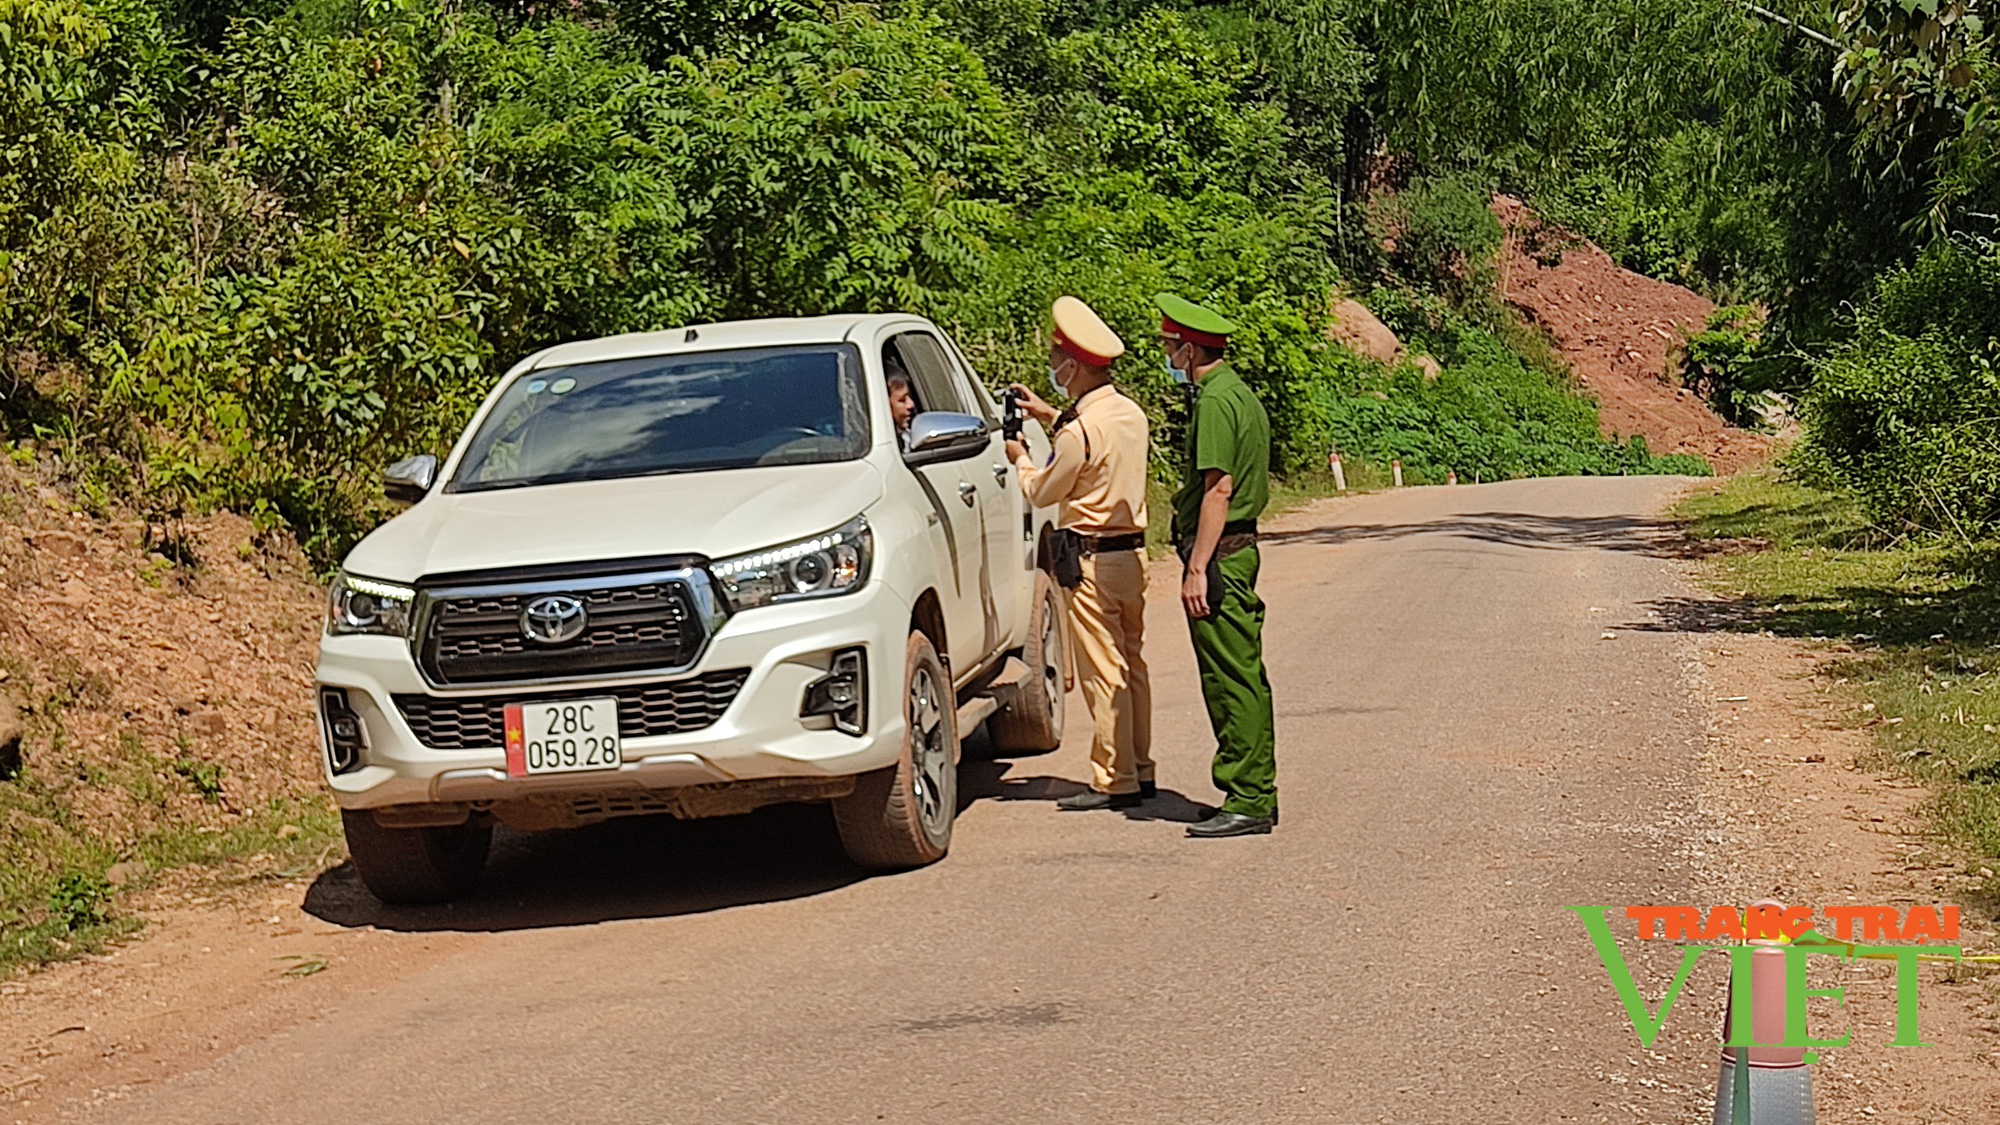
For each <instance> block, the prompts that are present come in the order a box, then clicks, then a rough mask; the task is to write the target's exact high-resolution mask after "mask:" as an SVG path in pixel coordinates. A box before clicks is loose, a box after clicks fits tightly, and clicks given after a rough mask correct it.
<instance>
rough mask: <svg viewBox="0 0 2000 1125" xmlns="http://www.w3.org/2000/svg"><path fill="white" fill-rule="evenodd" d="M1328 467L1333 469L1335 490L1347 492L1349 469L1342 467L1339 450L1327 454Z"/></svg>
mask: <svg viewBox="0 0 2000 1125" xmlns="http://www.w3.org/2000/svg"><path fill="white" fill-rule="evenodd" d="M1326 467H1327V468H1329V469H1331V470H1333V490H1334V491H1335V492H1346V491H1347V470H1345V469H1343V468H1341V467H1340V453H1339V452H1338V451H1335V452H1333V453H1329V454H1327V455H1326Z"/></svg>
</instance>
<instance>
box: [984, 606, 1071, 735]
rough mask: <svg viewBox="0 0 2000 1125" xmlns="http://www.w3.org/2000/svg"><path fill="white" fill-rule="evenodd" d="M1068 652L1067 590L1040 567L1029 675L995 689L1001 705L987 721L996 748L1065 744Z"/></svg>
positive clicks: (1026, 658) (1025, 656)
mask: <svg viewBox="0 0 2000 1125" xmlns="http://www.w3.org/2000/svg"><path fill="white" fill-rule="evenodd" d="M1065 655H1066V652H1065V649H1064V646H1063V601H1062V591H1061V590H1060V589H1059V588H1058V587H1057V586H1056V583H1055V579H1054V578H1051V577H1050V576H1049V572H1048V571H1045V570H1038V571H1036V572H1035V602H1034V609H1033V610H1032V611H1031V612H1030V614H1029V617H1028V643H1027V644H1026V645H1025V646H1023V647H1022V649H1021V662H1022V663H1023V664H1026V665H1027V666H1028V674H1027V675H1025V676H1023V677H1022V678H1021V679H1020V681H1019V682H1017V683H1012V684H1008V685H1006V686H1004V687H1001V688H999V689H998V690H996V691H995V692H994V699H995V701H996V702H998V703H999V704H1000V709H999V710H998V711H995V712H994V713H993V715H992V717H990V718H988V719H987V720H986V734H987V736H988V737H989V738H991V739H992V740H993V749H994V750H995V751H996V752H999V753H1003V754H1041V753H1046V752H1047V751H1050V750H1054V749H1055V748H1056V747H1058V746H1060V745H1062V736H1063V691H1064V686H1065V682H1066V677H1067V669H1066V668H1065V667H1064V657H1065Z"/></svg>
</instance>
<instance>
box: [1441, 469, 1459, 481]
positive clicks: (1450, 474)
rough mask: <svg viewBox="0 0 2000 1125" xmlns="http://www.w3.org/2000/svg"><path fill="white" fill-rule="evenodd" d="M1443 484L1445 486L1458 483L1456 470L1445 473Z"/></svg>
mask: <svg viewBox="0 0 2000 1125" xmlns="http://www.w3.org/2000/svg"><path fill="white" fill-rule="evenodd" d="M1444 482H1445V483H1446V484H1457V483H1458V470H1457V469H1453V470H1451V471H1450V472H1447V473H1446V474H1445V475H1444Z"/></svg>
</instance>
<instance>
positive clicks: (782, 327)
mask: <svg viewBox="0 0 2000 1125" xmlns="http://www.w3.org/2000/svg"><path fill="white" fill-rule="evenodd" d="M915 319H917V318H915V317H912V316H910V315H908V314H906V313H836V314H834V315H832V316H805V317H771V318H768V319H764V320H726V321H721V322H719V323H715V324H690V325H687V326H685V327H681V328H670V329H667V330H665V331H662V332H630V333H627V334H625V335H623V336H604V337H601V338H599V339H595V340H576V341H573V342H571V343H567V344H557V345H556V346H555V347H552V348H549V349H547V350H546V351H543V352H542V353H540V354H539V355H537V356H535V357H534V360H533V362H532V363H531V364H530V365H529V367H530V369H539V368H547V367H565V366H568V365H570V364H572V363H595V362H598V361H601V360H610V359H637V358H640V357H644V356H649V355H672V354H674V353H676V352H706V351H714V350H717V349H720V348H754V347H773V346H783V345H786V344H838V343H841V342H842V341H845V340H851V339H853V338H855V337H857V336H859V335H861V334H862V333H863V332H864V330H866V329H870V328H876V327H880V326H883V325H887V324H893V323H907V322H909V321H912V320H915Z"/></svg>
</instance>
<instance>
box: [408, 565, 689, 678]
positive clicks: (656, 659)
mask: <svg viewBox="0 0 2000 1125" xmlns="http://www.w3.org/2000/svg"><path fill="white" fill-rule="evenodd" d="M546 593H565V594H568V595H570V596H571V597H574V598H577V599H578V600H580V601H582V602H583V604H584V609H585V612H586V613H587V614H588V615H589V623H588V625H587V626H586V628H585V630H584V632H583V635H582V636H579V637H577V638H576V639H575V640H573V641H568V642H565V643H563V644H555V645H543V644H538V643H535V642H533V641H530V640H528V638H527V637H526V636H525V635H524V634H523V633H522V631H521V611H522V610H523V609H524V608H526V607H527V605H528V603H530V602H532V601H534V600H535V599H536V598H539V597H542V596H544V595H545V594H546ZM425 621H426V624H425V628H424V640H423V649H422V659H423V663H424V672H425V674H426V675H428V676H429V677H430V679H431V681H432V682H433V683H439V684H478V683H492V682H495V681H502V680H529V679H540V678H548V677H554V676H594V675H609V674H614V673H619V672H639V671H646V670H649V669H665V668H681V667H685V666H687V665H689V664H691V663H693V662H694V658H695V657H696V656H697V655H699V653H700V652H701V646H702V644H703V643H704V642H705V641H706V640H707V637H706V635H705V631H704V629H703V627H702V624H701V619H700V617H699V616H697V614H696V612H695V606H694V599H693V598H692V596H691V595H690V594H689V592H688V588H687V584H686V583H685V582H680V581H674V580H663V581H658V582H648V583H646V584H644V585H631V586H606V587H599V588H596V589H591V588H588V587H585V588H579V589H574V590H557V591H551V590H545V589H538V590H536V591H533V592H520V593H513V592H508V593H482V594H480V595H478V596H466V597H453V596H450V594H448V593H447V594H445V595H442V596H440V597H439V598H438V599H437V600H436V601H434V602H433V603H432V604H431V606H430V611H429V612H428V614H426V617H425Z"/></svg>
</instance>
